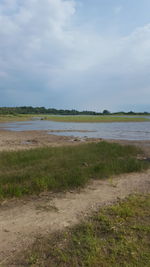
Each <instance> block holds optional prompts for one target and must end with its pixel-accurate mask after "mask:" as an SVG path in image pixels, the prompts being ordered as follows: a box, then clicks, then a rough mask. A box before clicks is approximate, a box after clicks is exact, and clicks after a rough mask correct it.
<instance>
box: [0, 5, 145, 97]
mask: <svg viewBox="0 0 150 267" xmlns="http://www.w3.org/2000/svg"><path fill="white" fill-rule="evenodd" d="M121 11H122V7H121V6H117V7H115V10H114V12H115V13H116V14H118V13H120V12H121ZM75 14H76V3H75V1H71V0H42V1H41V0H26V1H20V0H7V1H3V2H1V3H0V70H1V71H0V78H2V77H3V78H4V76H5V73H7V75H8V81H7V83H6V84H4V83H3V90H4V89H5V90H7V89H8V88H9V84H10V85H11V84H12V86H13V88H15V90H16V92H17V90H18V91H20V90H26V91H28V90H29V91H34V92H35V91H36V90H37V91H38V92H39V91H40V90H41V94H42V91H43V90H45V91H46V92H47V94H48V92H50V93H53V94H55V92H56V93H58V92H61V93H62V94H63V92H65V93H66V92H67V91H68V92H69V91H70V90H73V91H74V92H73V94H74V93H77V92H79V91H78V88H79V90H80V91H81V90H83V92H84V91H86V92H88V94H89V95H90V101H92V99H91V94H92V93H93V94H94V90H95V92H96V93H97V94H98V90H99V91H101V92H100V95H102V89H101V87H102V86H103V88H106V87H107V88H108V87H109V88H110V86H111V85H110V84H111V79H112V88H114V85H113V81H114V77H119V78H118V79H122V81H123V82H124V80H126V79H129V81H130V80H131V79H132V78H133V77H135V74H136V75H138V79H139V77H143V75H146V74H148V69H149V67H150V66H149V65H150V24H147V25H145V26H144V27H141V28H138V29H135V31H134V32H133V33H131V34H130V35H128V36H124V37H120V36H113V37H112V36H111V35H107V36H106V35H100V33H98V32H97V30H96V29H95V31H91V29H89V30H86V31H85V30H84V27H79V26H78V27H77V26H76V27H75V25H74V24H73V23H72V18H73V17H74V16H75ZM115 79H116V78H115ZM141 79H143V78H141ZM87 81H88V82H87ZM108 81H110V84H109V85H108ZM142 81H143V80H142ZM21 84H23V85H22V89H21ZM89 84H90V85H91V87H92V84H93V88H92V91H91V92H90V90H91V88H90V87H89ZM75 86H76V88H75ZM127 86H129V85H128V84H127ZM120 87H121V85H120ZM137 87H138V85H137ZM35 88H36V89H35ZM40 88H41V89H40ZM64 88H65V89H64ZM71 88H72V89H71ZM141 88H142V87H141ZM144 88H148V86H147V85H145V87H144ZM0 90H2V87H0ZM104 90H105V89H104ZM108 90H110V89H108ZM114 90H115V89H114ZM120 90H121V89H120ZM122 90H125V88H124V86H122ZM130 90H133V89H130ZM135 90H136V88H135ZM145 90H149V89H145ZM105 91H107V90H105ZM50 93H49V94H50ZM145 94H146V93H145ZM15 96H17V93H16V94H15ZM38 97H39V93H38V94H37V101H38ZM73 101H74V99H72V102H73ZM94 101H97V99H96V98H95V100H94V98H93V102H94Z"/></svg>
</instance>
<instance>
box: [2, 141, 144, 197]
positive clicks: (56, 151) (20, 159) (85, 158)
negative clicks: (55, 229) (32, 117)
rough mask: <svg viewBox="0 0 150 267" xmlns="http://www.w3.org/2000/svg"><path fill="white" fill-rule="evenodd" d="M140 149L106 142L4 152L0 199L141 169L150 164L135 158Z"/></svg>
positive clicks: (36, 192) (70, 185)
mask: <svg viewBox="0 0 150 267" xmlns="http://www.w3.org/2000/svg"><path fill="white" fill-rule="evenodd" d="M139 153H142V152H141V151H139V149H137V148H136V147H133V146H121V145H119V144H110V143H107V142H100V143H97V144H96V143H95V144H94V143H93V144H82V145H78V146H73V147H56V148H37V149H31V150H28V151H16V152H1V153H0V199H4V198H8V197H14V196H15V197H21V196H23V195H27V194H28V195H29V194H38V193H40V192H43V191H48V190H51V191H60V190H68V189H71V188H77V187H79V186H84V185H85V184H86V183H87V182H88V181H89V179H104V178H108V177H111V176H112V175H116V174H120V173H128V172H139V171H142V170H143V169H146V168H148V167H149V164H148V163H147V162H145V161H141V160H137V159H136V157H137V154H139Z"/></svg>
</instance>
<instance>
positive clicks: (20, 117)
mask: <svg viewBox="0 0 150 267" xmlns="http://www.w3.org/2000/svg"><path fill="white" fill-rule="evenodd" d="M33 117H42V118H43V119H44V120H51V121H59V122H144V121H150V119H149V118H143V117H140V115H139V116H135V117H131V116H127V117H117V116H109V115H108V116H107V115H105V116H103V115H95V116H92V115H77V116H75V115H72V116H70V115H66V116H55V115H45V114H28V115H24V114H16V115H15V114H12V115H11V114H10V115H0V122H8V121H26V120H30V119H32V118H33Z"/></svg>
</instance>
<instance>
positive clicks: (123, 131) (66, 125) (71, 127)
mask: <svg viewBox="0 0 150 267" xmlns="http://www.w3.org/2000/svg"><path fill="white" fill-rule="evenodd" d="M0 128H3V129H6V130H11V131H32V130H47V131H50V132H49V134H56V135H63V136H74V137H80V138H84V137H85V136H86V137H89V138H104V139H120V140H150V122H113V123H112V122H111V123H73V122H54V121H46V120H33V121H27V122H11V123H0ZM51 131H53V132H51ZM82 131H83V132H82Z"/></svg>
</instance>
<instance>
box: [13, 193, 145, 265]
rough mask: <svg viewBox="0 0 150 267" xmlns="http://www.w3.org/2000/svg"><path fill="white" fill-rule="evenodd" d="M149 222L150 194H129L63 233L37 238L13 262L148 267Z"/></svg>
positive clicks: (24, 263) (22, 263)
mask: <svg viewBox="0 0 150 267" xmlns="http://www.w3.org/2000/svg"><path fill="white" fill-rule="evenodd" d="M149 222H150V195H145V196H142V195H135V196H130V197H129V198H128V199H126V200H124V201H120V202H118V203H117V204H115V205H113V206H110V207H105V208H101V209H100V210H99V211H98V212H96V213H95V214H93V215H92V216H91V217H90V218H87V219H86V221H84V222H82V223H80V224H79V225H77V226H75V227H73V228H71V229H69V230H67V231H65V232H63V233H62V232H61V233H55V234H53V235H51V236H48V237H47V238H43V239H38V240H37V241H36V242H35V243H34V244H33V246H32V248H30V251H29V250H28V251H26V253H22V254H21V255H19V256H18V257H17V259H16V261H14V262H15V263H16V264H18V265H19V264H20V263H21V266H36V267H38V266H43V267H47V266H60V267H70V266H73V267H78V266H83V267H85V266H88V267H99V266H102V267H116V266H118V267H119V266H121V267H122V266H123V267H126V266H130V267H133V266H137V267H141V266H147V267H149V266H150V227H149ZM35 255H36V256H35ZM18 265H17V266H18Z"/></svg>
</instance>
